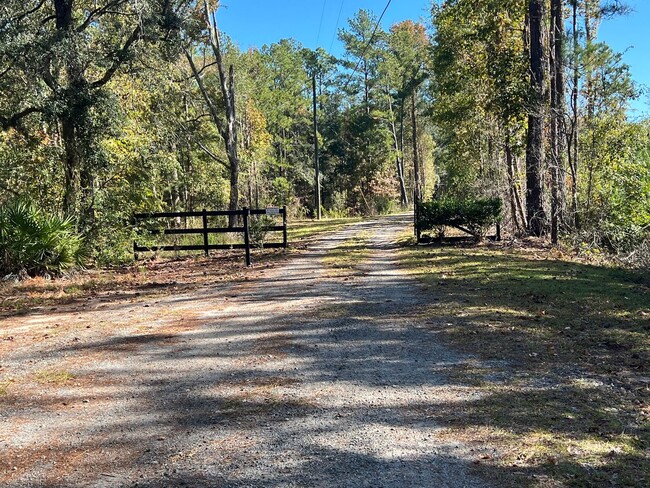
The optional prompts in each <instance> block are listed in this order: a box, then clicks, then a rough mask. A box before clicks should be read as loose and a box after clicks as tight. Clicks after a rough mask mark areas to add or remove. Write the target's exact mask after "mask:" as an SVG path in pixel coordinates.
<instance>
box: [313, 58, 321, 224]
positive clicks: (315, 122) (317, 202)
mask: <svg viewBox="0 0 650 488" xmlns="http://www.w3.org/2000/svg"><path fill="white" fill-rule="evenodd" d="M311 81H312V91H313V94H314V169H315V170H316V185H315V187H316V191H315V193H316V195H315V198H316V202H315V203H316V218H317V219H318V220H320V219H321V211H320V207H321V205H320V164H319V161H318V119H317V117H316V72H315V71H314V74H313V75H312V78H311Z"/></svg>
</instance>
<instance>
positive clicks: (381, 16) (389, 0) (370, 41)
mask: <svg viewBox="0 0 650 488" xmlns="http://www.w3.org/2000/svg"><path fill="white" fill-rule="evenodd" d="M392 1H393V0H388V3H387V4H386V6H385V7H384V11H383V12H382V13H381V15H380V16H379V19H378V20H377V23H376V24H375V28H374V30H373V31H372V35H371V36H370V39H368V42H367V43H366V45H365V46H364V48H363V51H362V52H361V56H359V61H357V65H356V66H355V67H354V69H353V70H352V73H351V74H350V76H349V77H348V81H347V82H346V83H345V86H344V87H343V91H344V92H345V91H346V90H347V89H348V85H349V84H350V82H351V81H352V77H353V76H354V75H355V73H356V72H357V70H358V69H359V66H361V61H363V58H364V56H365V55H366V52H367V51H368V48H369V47H370V44H372V41H374V40H375V35H376V34H377V30H378V29H379V24H381V20H382V19H383V18H384V15H385V14H386V10H388V7H390V4H391V2H392Z"/></svg>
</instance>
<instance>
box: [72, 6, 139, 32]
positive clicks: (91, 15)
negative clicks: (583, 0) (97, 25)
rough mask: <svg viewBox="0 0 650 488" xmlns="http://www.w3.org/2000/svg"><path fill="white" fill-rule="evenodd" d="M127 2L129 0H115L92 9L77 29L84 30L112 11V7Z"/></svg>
mask: <svg viewBox="0 0 650 488" xmlns="http://www.w3.org/2000/svg"><path fill="white" fill-rule="evenodd" d="M125 3H127V0H113V1H112V2H108V3H107V4H106V5H104V6H103V7H98V8H96V9H94V10H91V11H90V12H89V13H88V16H87V17H86V20H84V21H83V23H82V24H81V25H80V26H79V27H77V28H76V31H77V32H83V31H84V30H86V29H87V28H88V26H89V25H90V24H91V23H92V22H93V21H94V20H95V19H96V18H97V17H101V16H102V15H104V14H106V13H110V9H112V8H115V7H119V6H120V5H123V4H125Z"/></svg>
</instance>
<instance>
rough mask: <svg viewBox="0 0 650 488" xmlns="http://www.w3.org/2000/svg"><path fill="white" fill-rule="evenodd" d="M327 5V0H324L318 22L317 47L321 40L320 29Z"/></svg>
mask: <svg viewBox="0 0 650 488" xmlns="http://www.w3.org/2000/svg"><path fill="white" fill-rule="evenodd" d="M326 5H327V0H323V9H322V10H321V12H320V22H319V23H318V35H317V36H316V47H318V41H320V31H321V28H322V27H323V17H325V6H326Z"/></svg>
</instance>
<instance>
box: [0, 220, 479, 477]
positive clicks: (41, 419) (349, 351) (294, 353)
mask: <svg viewBox="0 0 650 488" xmlns="http://www.w3.org/2000/svg"><path fill="white" fill-rule="evenodd" d="M410 218H411V217H409V216H393V217H388V218H382V219H380V220H376V221H372V222H364V223H359V224H354V225H352V226H350V227H348V228H346V229H345V230H343V231H340V232H338V233H335V234H331V235H329V236H328V237H326V238H323V239H321V240H320V241H318V242H317V243H316V244H314V245H313V246H311V247H310V248H309V249H308V250H307V251H306V252H304V253H302V254H301V255H299V256H297V257H294V258H291V259H289V260H286V261H285V262H283V263H282V264H280V265H278V266H276V267H273V268H268V269H257V270H253V271H251V273H250V274H249V275H248V279H247V280H244V281H241V282H237V283H231V284H228V285H224V286H222V287H218V288H213V289H205V290H201V291H198V292H194V293H192V294H191V295H185V296H175V297H165V298H159V299H156V301H135V302H128V303H102V304H97V305H96V306H94V305H93V306H89V307H88V310H87V311H85V312H78V311H77V312H65V311H56V312H51V313H47V314H31V315H27V316H23V317H19V318H16V317H14V318H12V319H6V320H4V321H2V322H0V333H1V334H2V335H3V336H4V337H5V340H4V341H2V343H1V344H0V353H1V354H2V355H1V356H0V384H4V385H6V393H5V395H3V396H0V485H1V486H6V487H21V488H26V487H81V486H83V487H86V486H88V487H118V486H119V487H122V486H124V487H127V486H128V487H136V486H137V487H147V488H148V487H151V488H153V487H172V486H179V487H182V486H186V487H240V486H241V487H244V486H250V487H258V486H259V487H350V488H353V487H354V488H356V487H385V488H389V487H391V488H392V487H484V486H488V485H487V483H485V482H483V481H481V480H479V479H477V478H475V477H473V476H472V475H471V473H470V472H471V469H470V467H471V465H472V462H473V461H474V460H475V459H476V456H477V453H475V452H473V451H471V450H470V449H469V448H468V447H466V446H463V445H460V444H454V443H449V441H448V440H442V439H443V436H441V435H440V429H441V427H440V426H439V425H437V424H436V422H435V417H436V409H437V406H439V405H445V406H449V405H450V404H452V405H453V404H458V405H459V406H460V405H462V403H463V402H464V401H468V400H476V398H477V393H476V392H474V391H473V390H472V389H471V388H467V387H462V386H459V385H456V384H454V382H452V381H451V380H449V377H450V374H451V373H453V372H454V370H455V369H456V368H458V367H459V366H460V365H462V364H463V363H464V362H465V361H467V358H464V357H462V356H460V355H458V354H455V353H454V352H452V351H449V350H447V349H445V348H444V347H443V346H441V345H440V344H438V343H437V342H436V336H435V333H433V332H432V331H431V330H429V329H430V328H429V329H428V328H427V327H426V324H420V323H419V322H418V319H417V318H416V317H417V314H416V313H415V311H417V309H418V307H420V306H422V305H425V304H427V300H428V299H429V298H430V297H428V296H427V294H426V293H425V292H424V291H423V290H421V289H420V288H419V286H418V284H417V283H415V282H414V281H413V280H412V279H411V278H409V277H408V276H406V275H404V274H403V273H402V272H400V271H399V270H398V269H397V266H396V263H395V259H396V251H395V240H396V238H397V237H398V236H399V235H400V234H401V233H402V232H403V231H404V229H405V228H407V227H408V225H409V223H410ZM360 233H363V235H364V236H369V242H370V249H369V253H368V254H367V257H366V258H364V260H363V262H360V263H358V265H357V266H355V267H354V268H353V269H349V270H346V271H345V272H343V273H341V272H338V273H331V270H328V269H327V267H326V266H324V265H323V258H324V257H325V256H326V255H327V253H328V250H332V249H335V248H336V247H337V246H339V245H341V243H343V242H345V241H346V240H347V239H349V238H351V237H353V236H355V235H358V234H360ZM44 331H45V332H44ZM45 336H47V337H45ZM7 337H10V339H7ZM3 381H4V383H2V382H3ZM444 438H445V439H448V436H447V437H444Z"/></svg>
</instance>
